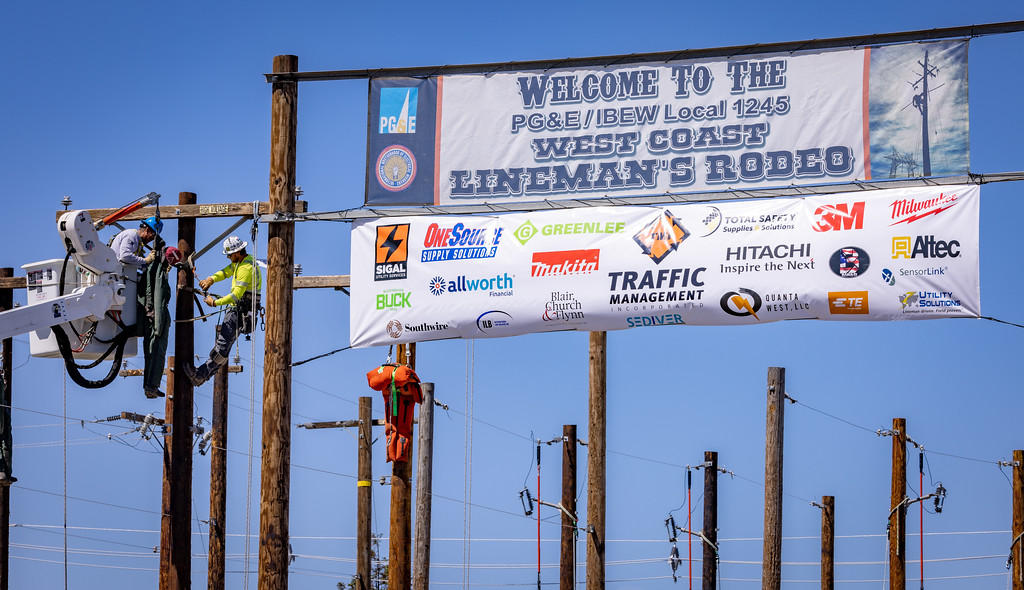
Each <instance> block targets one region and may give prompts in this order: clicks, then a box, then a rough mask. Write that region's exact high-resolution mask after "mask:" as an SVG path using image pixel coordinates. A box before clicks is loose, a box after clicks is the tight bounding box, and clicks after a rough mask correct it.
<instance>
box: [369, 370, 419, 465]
mask: <svg viewBox="0 0 1024 590" xmlns="http://www.w3.org/2000/svg"><path fill="white" fill-rule="evenodd" d="M366 380H367V382H368V383H369V385H370V389H373V390H375V391H380V392H382V393H383V394H384V433H385V434H386V436H387V448H388V461H408V460H409V457H408V452H409V445H410V443H411V442H412V438H411V437H412V421H413V415H414V413H415V406H416V404H420V403H423V391H422V390H421V389H420V378H419V377H418V376H417V375H416V371H413V370H412V368H411V367H409V366H407V365H393V364H385V365H381V366H379V367H377V368H376V369H374V370H372V371H370V372H369V373H367V374H366Z"/></svg>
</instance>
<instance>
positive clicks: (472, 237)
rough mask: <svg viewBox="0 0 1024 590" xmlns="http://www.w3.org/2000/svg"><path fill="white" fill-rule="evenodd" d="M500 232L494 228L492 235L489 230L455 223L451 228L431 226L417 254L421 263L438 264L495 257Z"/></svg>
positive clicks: (432, 224) (433, 224) (434, 224)
mask: <svg viewBox="0 0 1024 590" xmlns="http://www.w3.org/2000/svg"><path fill="white" fill-rule="evenodd" d="M502 229H503V228H500V227H498V228H494V232H493V233H492V232H491V230H490V229H489V228H485V227H479V228H474V227H468V226H466V224H464V223H457V224H455V225H453V226H452V227H442V226H440V225H438V224H436V223H431V224H430V225H429V226H428V227H427V233H426V235H425V236H424V237H423V251H422V252H421V253H420V260H421V261H422V262H439V261H446V260H473V259H476V258H494V256H495V255H496V254H497V253H498V244H499V243H500V242H501V232H502Z"/></svg>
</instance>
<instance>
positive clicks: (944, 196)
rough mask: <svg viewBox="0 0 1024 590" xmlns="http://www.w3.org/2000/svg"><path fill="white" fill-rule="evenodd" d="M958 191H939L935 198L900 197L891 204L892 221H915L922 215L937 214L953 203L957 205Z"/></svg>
mask: <svg viewBox="0 0 1024 590" xmlns="http://www.w3.org/2000/svg"><path fill="white" fill-rule="evenodd" d="M956 202H957V197H956V193H939V196H937V197H935V198H934V199H924V200H922V201H917V200H915V199H899V200H897V201H893V202H892V203H891V204H890V205H889V213H890V215H891V216H892V223H890V224H889V225H896V224H899V223H913V222H915V221H917V220H918V219H921V218H922V217H927V216H929V215H937V214H939V213H942V212H943V211H945V210H946V209H949V208H950V207H952V206H953V205H956Z"/></svg>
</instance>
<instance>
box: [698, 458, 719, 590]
mask: <svg viewBox="0 0 1024 590" xmlns="http://www.w3.org/2000/svg"><path fill="white" fill-rule="evenodd" d="M701 532H703V534H704V539H703V540H702V541H703V542H702V543H701V547H703V548H704V553H703V554H702V555H703V559H701V576H700V577H701V588H702V590H715V584H716V582H717V580H718V548H717V547H718V453H717V452H716V451H704V528H703V530H702V531H701Z"/></svg>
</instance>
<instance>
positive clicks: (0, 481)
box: [0, 471, 18, 486]
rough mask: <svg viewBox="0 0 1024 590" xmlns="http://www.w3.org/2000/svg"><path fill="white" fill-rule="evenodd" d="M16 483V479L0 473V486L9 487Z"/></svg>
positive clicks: (2, 472)
mask: <svg viewBox="0 0 1024 590" xmlns="http://www.w3.org/2000/svg"><path fill="white" fill-rule="evenodd" d="M16 481H18V478H17V477H14V476H13V475H7V473H6V472H4V471H0V486H9V485H11V484H12V483H14V482H16Z"/></svg>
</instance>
